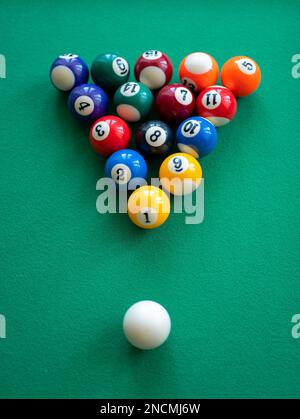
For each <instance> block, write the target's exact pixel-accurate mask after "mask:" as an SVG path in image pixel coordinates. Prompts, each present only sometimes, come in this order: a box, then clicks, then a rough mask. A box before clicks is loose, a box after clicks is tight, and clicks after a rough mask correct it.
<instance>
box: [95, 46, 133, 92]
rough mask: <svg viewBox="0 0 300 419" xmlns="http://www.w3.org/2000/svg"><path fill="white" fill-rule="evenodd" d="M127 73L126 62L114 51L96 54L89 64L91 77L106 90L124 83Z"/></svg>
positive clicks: (127, 66) (113, 88)
mask: <svg viewBox="0 0 300 419" xmlns="http://www.w3.org/2000/svg"><path fill="white" fill-rule="evenodd" d="M129 73H130V70H129V64H128V62H127V61H126V60H125V58H123V57H121V56H120V55H119V54H116V53H114V52H107V53H105V54H100V55H98V56H97V57H96V58H95V59H94V61H93V63H92V66H91V76H92V79H93V80H94V82H95V83H96V84H98V85H99V86H101V87H102V88H103V89H106V90H115V89H117V88H118V87H119V86H121V85H122V84H124V83H126V81H127V80H128V77H129Z"/></svg>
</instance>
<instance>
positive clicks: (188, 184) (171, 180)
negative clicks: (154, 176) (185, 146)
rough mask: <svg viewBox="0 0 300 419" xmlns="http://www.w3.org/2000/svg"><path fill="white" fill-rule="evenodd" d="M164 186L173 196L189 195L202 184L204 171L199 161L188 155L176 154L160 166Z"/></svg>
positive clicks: (160, 176) (160, 175)
mask: <svg viewBox="0 0 300 419" xmlns="http://www.w3.org/2000/svg"><path fill="white" fill-rule="evenodd" d="M159 178H160V182H161V184H162V186H163V187H164V189H166V190H167V191H168V192H170V193H171V194H173V195H188V194H190V193H191V192H193V191H194V190H195V189H197V188H198V186H199V185H200V183H201V180H202V169H201V166H200V163H199V162H198V160H196V159H195V157H193V156H191V155H190V154H187V153H174V154H171V155H170V156H168V157H167V158H166V159H165V160H164V161H163V162H162V165H161V166H160V169H159Z"/></svg>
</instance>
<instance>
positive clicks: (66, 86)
mask: <svg viewBox="0 0 300 419" xmlns="http://www.w3.org/2000/svg"><path fill="white" fill-rule="evenodd" d="M88 78H89V69H88V66H87V65H86V63H85V62H84V61H83V59H82V58H80V57H79V56H78V55H76V54H64V55H60V56H59V57H57V58H56V59H55V61H54V62H53V64H52V65H51V68H50V80H51V82H52V83H53V85H54V86H55V87H56V88H57V89H58V90H61V91H62V92H69V91H70V90H72V89H74V87H76V86H79V85H80V84H83V83H86V82H87V81H88Z"/></svg>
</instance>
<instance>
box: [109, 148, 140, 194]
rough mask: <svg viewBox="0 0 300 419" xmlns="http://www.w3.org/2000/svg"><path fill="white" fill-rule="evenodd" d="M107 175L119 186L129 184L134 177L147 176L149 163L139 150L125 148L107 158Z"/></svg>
mask: <svg viewBox="0 0 300 419" xmlns="http://www.w3.org/2000/svg"><path fill="white" fill-rule="evenodd" d="M105 176H106V177H111V178H112V179H113V180H114V181H115V183H116V184H117V185H118V186H123V185H127V184H128V183H129V182H130V181H131V180H132V179H145V178H146V177H147V163H146V161H145V159H144V157H143V156H142V155H141V154H140V153H138V152H137V151H135V150H130V149H129V148H124V149H123V150H118V151H115V152H114V153H113V154H112V155H111V156H110V157H109V158H108V159H107V161H106V165H105Z"/></svg>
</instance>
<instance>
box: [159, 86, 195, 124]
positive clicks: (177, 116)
mask: <svg viewBox="0 0 300 419" xmlns="http://www.w3.org/2000/svg"><path fill="white" fill-rule="evenodd" d="M155 105H156V108H157V111H158V113H159V116H160V118H161V119H162V120H163V121H166V122H168V123H169V124H178V123H179V122H181V121H183V120H184V119H186V118H188V117H189V116H191V115H192V113H193V111H194V108H195V98H194V95H193V93H192V92H191V91H190V89H188V88H187V87H185V86H184V85H183V84H179V83H174V84H168V85H167V86H165V87H163V88H162V89H161V90H160V91H159V92H158V94H157V96H156V100H155Z"/></svg>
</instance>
